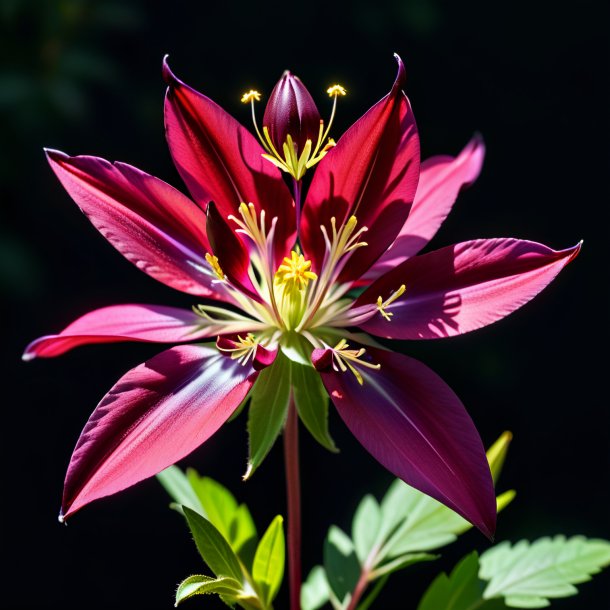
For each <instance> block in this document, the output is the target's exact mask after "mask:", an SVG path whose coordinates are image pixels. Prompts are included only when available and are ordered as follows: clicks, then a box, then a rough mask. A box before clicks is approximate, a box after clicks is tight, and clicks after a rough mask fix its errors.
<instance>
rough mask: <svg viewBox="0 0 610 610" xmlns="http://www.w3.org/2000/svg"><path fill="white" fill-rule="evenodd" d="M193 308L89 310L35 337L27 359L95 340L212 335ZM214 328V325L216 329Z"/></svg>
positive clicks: (167, 339)
mask: <svg viewBox="0 0 610 610" xmlns="http://www.w3.org/2000/svg"><path fill="white" fill-rule="evenodd" d="M202 321H203V320H202V319H201V317H200V316H198V315H197V314H195V313H194V312H193V311H189V310H188V309H178V308H177V307H164V306H161V305H139V304H130V305H112V306H110V307H102V308H101V309H96V310H94V311H90V312H89V313H86V314H85V315H84V316H81V317H80V318H78V319H77V320H75V321H74V322H72V324H70V325H69V326H67V327H66V328H65V329H64V330H62V331H61V332H60V333H59V334H57V335H47V336H45V337H40V339H36V340H35V341H32V343H30V344H29V345H28V346H27V348H26V349H25V352H24V354H23V359H24V360H33V359H34V358H53V357H55V356H61V355H62V354H65V353H66V352H68V351H70V350H72V349H74V348H75V347H79V346H80V345H89V344H92V343H117V342H120V341H144V342H153V343H181V342H182V341H193V340H195V339H201V338H203V337H209V336H210V330H208V329H204V328H202V325H201V323H202ZM212 330H214V329H212Z"/></svg>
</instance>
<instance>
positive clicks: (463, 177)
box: [364, 134, 485, 283]
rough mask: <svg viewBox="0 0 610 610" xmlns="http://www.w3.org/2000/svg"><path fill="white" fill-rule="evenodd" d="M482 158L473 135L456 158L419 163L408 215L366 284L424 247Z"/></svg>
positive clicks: (442, 157) (477, 171) (481, 146)
mask: <svg viewBox="0 0 610 610" xmlns="http://www.w3.org/2000/svg"><path fill="white" fill-rule="evenodd" d="M484 157H485V144H484V143H483V138H482V137H481V136H480V135H478V134H477V135H475V136H474V137H473V138H472V140H470V142H468V144H467V145H466V146H465V147H464V149H463V150H462V152H461V153H460V154H459V155H458V156H457V157H449V156H447V155H439V156H437V157H431V158H430V159H426V160H425V161H424V162H423V163H422V165H421V172H420V175H419V184H418V185H417V193H415V201H414V202H413V207H412V208H411V212H410V213H409V216H408V217H407V220H406V222H405V224H404V225H403V227H402V229H401V230H400V233H399V235H398V237H397V238H396V241H395V242H394V243H393V244H392V245H391V247H390V249H389V250H388V251H387V252H386V253H385V254H384V255H383V256H382V257H381V258H380V259H379V260H378V261H377V262H376V263H375V264H374V265H373V266H372V267H371V269H369V271H368V272H367V273H366V274H365V276H364V279H365V280H368V281H367V283H370V282H371V281H372V280H374V279H376V278H378V277H379V276H380V275H382V274H383V273H385V272H386V271H389V270H390V269H393V268H394V267H396V266H397V265H399V264H400V263H402V262H403V261H405V260H407V258H411V257H412V256H415V255H416V254H417V253H418V252H419V251H420V250H421V249H422V248H424V246H426V245H427V244H428V242H429V241H430V240H431V239H432V238H433V237H434V236H435V235H436V232H437V231H438V229H439V227H440V226H441V224H442V223H443V221H444V220H445V218H447V215H448V214H449V212H450V211H451V208H452V206H453V204H454V202H455V200H456V198H457V196H458V194H459V193H460V192H461V191H462V190H463V189H464V188H466V187H468V186H470V185H471V184H472V183H473V182H474V181H475V180H476V179H477V177H478V176H479V174H480V172H481V167H482V166H483V158H484Z"/></svg>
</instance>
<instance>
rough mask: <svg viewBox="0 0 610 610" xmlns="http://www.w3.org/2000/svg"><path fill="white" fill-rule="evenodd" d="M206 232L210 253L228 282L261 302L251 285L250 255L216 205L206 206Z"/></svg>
mask: <svg viewBox="0 0 610 610" xmlns="http://www.w3.org/2000/svg"><path fill="white" fill-rule="evenodd" d="M206 216H207V224H206V230H207V234H208V239H209V240H210V246H211V247H212V252H213V253H214V254H215V255H216V257H217V258H218V264H219V265H220V267H221V268H222V271H223V272H224V274H225V275H226V276H227V278H228V280H229V282H230V283H231V284H232V285H233V286H235V287H236V288H238V289H239V290H241V291H242V292H243V293H244V294H246V295H248V296H249V297H250V298H252V299H254V300H255V301H258V302H259V303H262V302H263V299H262V298H261V296H260V294H259V293H258V291H257V290H256V288H255V287H254V285H253V284H252V280H251V279H250V275H249V274H248V272H249V269H250V254H249V252H248V250H247V248H246V246H244V244H243V242H242V241H241V239H240V238H239V237H238V236H237V234H236V233H235V230H234V229H235V228H237V225H235V226H234V227H233V228H232V227H230V226H229V225H228V224H227V221H225V219H224V218H223V217H222V216H221V215H220V213H219V212H218V209H217V208H216V204H215V203H214V202H213V201H210V203H209V204H208V208H207V212H206Z"/></svg>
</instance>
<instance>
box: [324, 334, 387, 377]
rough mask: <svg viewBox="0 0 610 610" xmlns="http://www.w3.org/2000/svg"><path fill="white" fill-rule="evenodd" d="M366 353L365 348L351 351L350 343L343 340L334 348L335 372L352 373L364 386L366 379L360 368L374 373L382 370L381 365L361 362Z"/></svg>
mask: <svg viewBox="0 0 610 610" xmlns="http://www.w3.org/2000/svg"><path fill="white" fill-rule="evenodd" d="M365 353H366V350H365V349H364V348H363V347H361V348H360V349H349V344H348V342H347V341H346V340H345V339H341V341H339V343H337V345H335V347H334V348H333V356H334V358H333V360H334V363H335V364H334V368H335V370H339V371H341V372H342V373H345V372H346V371H347V370H349V371H351V372H352V374H353V375H354V377H355V378H356V381H357V382H358V383H359V384H360V385H364V377H363V376H362V373H361V372H360V371H359V370H358V367H359V366H362V367H364V368H367V369H372V370H374V371H378V370H379V369H380V368H381V365H380V364H373V363H372V362H367V361H366V360H361V358H362V356H364V354H365Z"/></svg>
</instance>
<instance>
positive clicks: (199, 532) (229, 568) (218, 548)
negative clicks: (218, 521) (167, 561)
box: [182, 506, 243, 582]
mask: <svg viewBox="0 0 610 610" xmlns="http://www.w3.org/2000/svg"><path fill="white" fill-rule="evenodd" d="M182 509H183V510H184V516H185V517H186V520H187V523H188V526H189V528H190V530H191V533H192V534H193V538H194V539H195V544H196V545H197V550H198V551H199V554H200V555H201V557H202V559H203V560H204V561H205V562H206V563H207V564H208V566H209V567H210V569H211V570H212V572H214V574H215V575H216V576H217V577H218V578H220V577H221V576H226V577H229V578H234V579H235V580H237V581H238V582H242V580H243V574H242V570H241V566H240V564H239V560H238V559H237V556H236V555H235V553H234V552H233V550H232V549H231V547H230V546H229V543H228V542H227V541H226V540H225V539H224V538H223V536H222V534H221V533H220V532H219V531H218V530H217V529H216V528H215V527H214V526H213V525H212V524H211V523H210V522H209V521H208V520H207V519H205V518H204V517H202V516H201V515H200V514H199V513H197V512H195V511H193V510H191V509H190V508H188V507H187V506H183V507H182Z"/></svg>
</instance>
